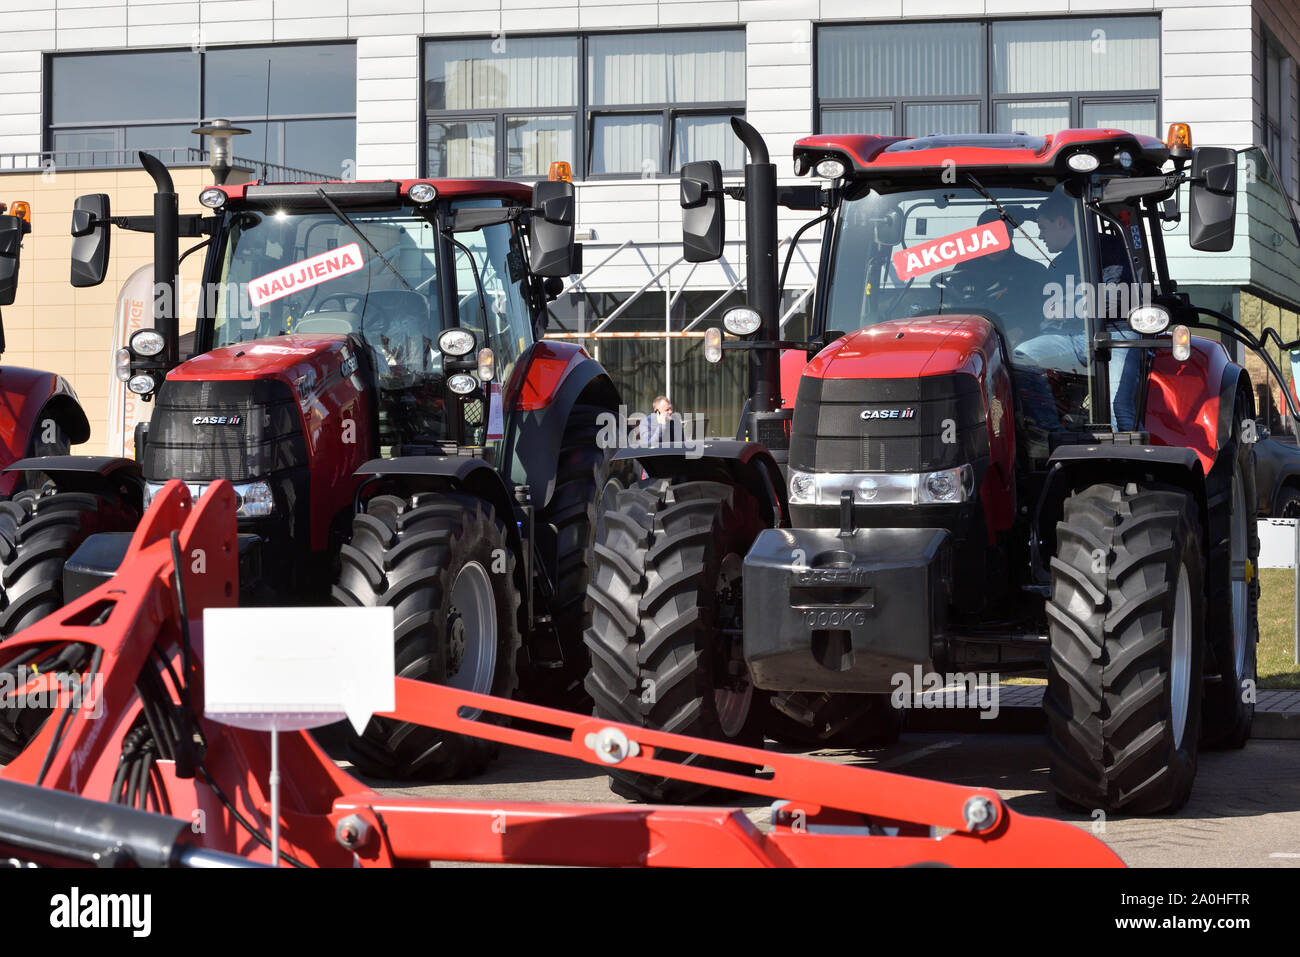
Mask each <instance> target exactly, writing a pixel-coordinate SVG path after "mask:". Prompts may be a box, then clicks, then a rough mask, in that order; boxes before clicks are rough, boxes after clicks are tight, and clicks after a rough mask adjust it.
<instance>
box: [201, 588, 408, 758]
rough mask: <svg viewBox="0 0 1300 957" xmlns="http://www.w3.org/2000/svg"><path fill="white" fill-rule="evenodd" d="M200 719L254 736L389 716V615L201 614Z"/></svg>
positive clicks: (370, 611) (326, 611) (310, 611)
mask: <svg viewBox="0 0 1300 957" xmlns="http://www.w3.org/2000/svg"><path fill="white" fill-rule="evenodd" d="M203 683H204V709H203V710H204V714H206V715H207V717H209V718H211V719H212V720H213V721H219V722H221V723H222V724H230V725H234V726H235V727H239V728H253V729H256V730H265V731H269V730H279V731H289V730H300V729H303V728H316V727H320V726H321V725H326V724H332V723H334V722H335V721H339V720H341V719H342V718H344V717H347V718H348V720H349V721H351V722H352V726H353V727H354V728H356V729H357V733H358V734H360V733H361V731H362V730H364V728H365V726H366V722H367V721H369V720H370V716H371V715H372V714H374V713H375V712H376V711H392V710H393V707H394V686H393V609H391V608H205V609H204V610H203Z"/></svg>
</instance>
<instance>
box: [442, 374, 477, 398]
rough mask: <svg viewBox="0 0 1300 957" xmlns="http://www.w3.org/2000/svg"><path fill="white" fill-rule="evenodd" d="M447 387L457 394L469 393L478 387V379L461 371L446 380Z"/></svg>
mask: <svg viewBox="0 0 1300 957" xmlns="http://www.w3.org/2000/svg"><path fill="white" fill-rule="evenodd" d="M447 388H449V389H451V391H452V392H455V393H456V394H457V395H469V394H470V393H471V392H473V391H474V390H475V389H477V388H478V379H476V378H474V377H473V376H472V375H466V374H465V373H463V372H461V373H459V374H457V375H454V376H452V377H451V378H449V379H448V380H447Z"/></svg>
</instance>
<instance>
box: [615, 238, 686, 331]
mask: <svg viewBox="0 0 1300 957" xmlns="http://www.w3.org/2000/svg"><path fill="white" fill-rule="evenodd" d="M685 259H686V256H685V255H681V256H678V257H677V258H676V259H674V260H673V261H672V262H670V263H669V264H668V265H667V266H664V268H663V269H660V270H659V271H658V272H657V273H655V274H654V275H653V276H651V277H650V278H649V279H647V280H646V281H645V284H644V285H642V287H641V288H640V289H638V290H637V291H636V292H634V293H632V295H630V296H628V297H627V299H625V300H624V301H623V302H622V303H620V304H619V307H618V308H617V309H615V310H614V311H613V312H611V313H610V314H609V315H608V316H606V317H605V319H604V321H602V322H601V324H600V325H598V326H597V327H596V328H595V329H594V330H593V331H594V332H600V330H602V329H604V328H605V327H606V326H607V325H609V324H610V323H611V322H613V321H614V320H615V319H617V318H618V317H619V316H621V315H622V314H623V313H624V312H625V311H626V310H627V307H628V306H630V305H632V303H634V302H636V300H637V297H638V296H640V295H641V293H643V292H645V291H646V290H647V289H649V288H650V287H651V286H653V285H654V284H655V283H656V282H658V281H659V279H660V277H661V276H664V275H666V274H667V273H669V272H671V271H672V270H673V267H675V266H676V265H677V264H678V263H680V262H684V261H685Z"/></svg>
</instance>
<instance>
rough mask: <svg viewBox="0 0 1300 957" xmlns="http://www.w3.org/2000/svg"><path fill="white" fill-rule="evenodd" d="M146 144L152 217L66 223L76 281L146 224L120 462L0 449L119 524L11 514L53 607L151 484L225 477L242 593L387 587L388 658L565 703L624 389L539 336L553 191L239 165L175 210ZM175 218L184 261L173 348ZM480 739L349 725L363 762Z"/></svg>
mask: <svg viewBox="0 0 1300 957" xmlns="http://www.w3.org/2000/svg"><path fill="white" fill-rule="evenodd" d="M141 161H142V163H143V164H144V166H145V168H146V169H147V170H148V172H149V173H150V175H151V176H152V177H153V179H154V182H155V184H156V187H157V192H156V194H155V202H154V213H153V215H151V216H127V217H115V216H113V215H112V214H111V213H110V209H109V200H108V197H107V196H105V195H103V194H97V195H90V196H82V197H80V198H79V199H78V200H77V201H76V205H75V210H74V214H73V224H72V232H73V235H74V236H75V237H76V239H75V242H74V247H73V253H72V281H73V285H75V286H93V285H95V284H97V283H100V282H102V281H103V279H104V276H105V270H106V265H107V262H108V255H109V239H110V231H111V228H112V227H113V226H117V227H119V228H125V229H132V230H143V231H150V232H152V233H153V235H154V242H155V264H154V270H155V297H156V298H155V310H154V327H153V328H150V329H142V330H139V331H136V332H135V333H134V334H133V335H132V336H131V338H130V341H129V345H128V348H125V349H123V350H121V351H120V352H119V354H118V356H117V363H118V365H117V369H118V375H119V377H120V378H122V379H123V380H124V381H125V382H126V383H127V387H128V388H129V390H130V391H131V392H132V393H134V394H136V395H138V396H140V397H141V398H143V399H144V400H146V401H152V402H153V403H154V408H153V413H152V416H151V419H150V421H149V422H148V423H147V424H143V425H141V426H139V427H138V428H137V431H136V456H137V460H136V461H133V460H130V459H121V458H108V457H89V456H82V457H75V458H66V457H65V458H60V459H57V460H52V459H44V458H29V459H25V460H23V461H20V462H16V463H13V464H12V465H10V469H11V470H40V471H43V472H44V473H45V474H46V475H48V476H49V478H50V480H51V485H50V486H49V487H47V488H46V490H45V492H44V493H43V495H47V496H48V501H49V502H54V501H57V500H59V499H60V498H61V497H62V496H66V495H67V494H77V495H80V496H82V499H84V501H85V505H86V508H87V509H90V508H92V505H91V502H90V499H89V498H88V497H87V496H91V495H93V496H95V497H96V499H95V503H94V505H93V508H94V509H96V510H100V509H104V508H105V507H106V505H111V506H112V507H113V508H116V509H117V514H119V515H120V520H119V522H118V528H119V530H120V532H121V533H120V534H118V535H115V536H94V537H92V538H89V539H88V540H87V541H86V542H85V543H84V545H82V544H81V542H80V541H71V540H63V539H61V540H60V541H59V543H58V546H57V547H56V546H55V545H54V544H53V542H52V541H51V540H50V539H48V538H46V537H44V536H42V535H41V534H39V533H38V530H37V529H36V528H35V527H33V528H32V529H31V530H30V531H29V532H27V533H26V534H25V535H24V536H23V537H22V538H21V540H20V541H19V544H18V546H17V549H16V551H18V552H20V553H21V552H41V553H42V554H45V553H48V555H49V558H50V561H48V562H46V564H45V565H44V566H42V567H43V569H44V571H45V573H46V575H47V578H48V582H47V584H48V586H49V587H50V588H56V587H59V585H60V582H62V583H63V591H62V598H63V599H65V600H71V599H72V598H75V597H77V596H79V595H81V594H84V593H85V592H87V591H88V590H89V589H91V588H92V587H94V586H95V585H97V584H98V583H99V582H102V581H103V580H104V579H105V578H107V577H109V576H111V575H112V574H113V572H114V570H115V569H116V568H117V566H118V564H119V563H120V561H121V557H122V555H123V554H124V553H125V550H126V547H127V543H128V541H129V538H130V536H129V534H125V533H126V532H127V531H128V530H129V529H131V528H133V527H134V526H135V523H136V521H138V516H139V515H140V514H141V509H143V508H145V507H147V506H148V504H149V502H150V500H151V499H152V497H153V496H154V495H156V494H157V493H158V491H159V490H160V489H161V488H162V487H163V485H164V484H165V483H166V482H167V481H168V480H169V479H179V480H181V481H183V482H185V483H186V484H187V485H188V486H189V488H190V490H191V492H192V493H193V494H194V495H195V496H199V495H201V494H202V492H203V490H204V489H205V487H207V485H208V484H209V483H211V482H213V481H215V480H217V479H225V480H227V481H229V482H231V483H232V484H233V486H234V489H235V493H236V495H237V497H238V503H239V505H238V519H239V530H240V533H241V534H240V538H239V553H240V555H239V557H240V563H241V575H240V583H241V592H242V594H243V600H245V601H248V602H254V603H262V604H267V603H271V604H325V603H329V602H334V603H337V604H341V605H390V606H392V607H393V608H394V609H395V619H396V636H395V641H396V656H397V668H398V673H399V674H401V675H403V676H406V677H411V678H417V679H421V680H427V681H436V682H440V683H444V684H448V685H451V686H453V687H457V688H462V689H465V690H469V691H475V692H479V693H490V694H495V695H500V696H505V697H509V696H511V695H512V694H513V693H514V692H515V691H516V688H517V686H518V685H519V684H520V683H521V682H523V683H524V684H525V685H526V688H527V690H528V691H529V692H530V693H532V694H533V695H534V696H535V697H538V698H543V699H545V700H548V701H550V702H558V703H561V704H567V705H569V706H575V705H580V703H581V701H582V700H584V696H583V692H582V678H583V677H584V676H585V674H586V671H587V663H586V660H585V649H584V647H583V645H582V638H581V636H582V630H583V626H584V599H585V590H586V584H587V578H588V559H587V556H588V551H589V548H590V540H591V535H592V523H593V519H594V515H595V503H596V499H597V497H598V495H599V493H600V490H601V488H602V487H603V484H604V481H605V474H604V471H603V470H604V468H605V459H606V455H605V453H604V452H603V451H602V449H601V448H600V447H598V443H597V435H598V433H599V430H600V428H601V426H602V424H603V423H602V422H601V421H600V417H601V416H602V415H603V414H605V413H606V412H609V413H610V414H611V415H612V414H613V413H612V411H611V410H616V409H617V408H618V407H619V398H618V394H617V392H616V390H615V388H614V385H613V383H612V382H611V380H610V378H609V376H608V375H607V374H606V373H605V371H604V370H603V369H602V368H601V367H600V365H599V364H598V363H596V362H595V361H593V360H592V359H591V358H590V357H589V356H587V354H586V353H585V352H584V351H583V350H582V349H580V348H577V347H575V346H569V345H563V344H556V343H550V342H544V341H540V339H541V334H542V332H543V330H544V328H545V324H546V305H547V302H548V301H549V299H551V298H554V296H555V295H556V294H558V290H559V287H560V285H561V281H560V279H559V277H561V276H567V275H570V274H571V273H573V272H575V271H580V268H581V267H580V265H579V263H580V254H581V251H580V247H578V246H576V245H575V244H574V242H573V232H574V225H573V223H574V201H573V187H572V184H571V183H569V182H566V181H553V182H542V183H538V184H537V185H536V186H534V187H532V188H531V189H530V188H529V187H526V186H522V185H519V184H517V183H510V182H497V181H471V180H403V181H395V180H386V181H381V182H320V183H251V184H247V185H239V186H221V187H212V188H209V189H206V190H204V191H203V193H202V194H201V196H200V202H201V203H202V205H203V206H205V207H207V208H208V209H209V210H211V215H184V216H182V215H179V214H178V212H177V201H176V194H175V192H174V191H173V188H172V182H171V178H170V175H169V174H168V172H167V170H166V168H165V167H164V166H163V165H162V164H161V163H160V162H158V161H157V160H156V159H154V158H153V157H152V156H149V155H147V154H141ZM181 236H186V237H193V238H196V239H199V240H200V241H199V242H198V243H197V244H196V245H195V246H194V247H193V249H191V250H190V252H194V251H195V250H199V249H202V250H204V252H205V257H206V258H205V263H204V267H203V278H202V295H201V296H200V297H199V306H198V314H197V317H196V320H195V327H194V347H193V354H192V355H189V356H182V355H180V354H179V351H180V350H179V342H180V339H179V336H178V320H177V308H176V302H177V298H178V297H177V280H176V276H177V273H178V264H179V261H180V259H181V258H183V257H179V256H178V252H179V237H181ZM188 254H189V253H187V254H186V255H188ZM45 501H47V499H38V501H37V503H36V507H35V509H34V511H33V515H34V516H35V515H38V514H39V512H40V511H41V508H42V504H43V503H44V502H45ZM7 508H12V506H9V505H0V509H7ZM78 545H81V547H80V549H79V550H78V551H77V552H76V554H75V555H74V554H72V551H71V550H72V549H73V548H77V546H78ZM65 559H66V563H67V564H66V568H65V567H64V563H63V560H65ZM19 560H20V559H17V558H16V559H12V561H15V562H16V561H19ZM196 560H198V559H196ZM5 584H7V579H6V582H5ZM47 610H48V609H47ZM495 750H496V745H494V744H493V743H491V742H489V741H485V740H481V739H470V738H466V737H463V736H460V735H450V734H444V733H442V732H439V731H435V730H432V729H415V728H413V727H412V726H410V725H406V724H402V723H398V722H396V721H391V720H383V719H376V720H375V721H373V722H372V723H371V724H370V726H369V727H368V728H367V730H366V732H365V734H364V735H362V736H361V737H359V738H356V737H355V736H354V739H353V740H352V741H351V754H352V757H353V760H354V762H355V763H356V764H357V765H359V766H360V767H362V768H363V769H364V770H366V771H368V772H371V773H375V774H379V775H383V776H386V777H405V776H423V777H451V776H460V775H464V774H469V773H474V772H477V771H479V770H481V769H482V768H483V767H484V766H485V765H486V763H487V761H488V760H489V759H490V758H491V756H492V755H493V754H494V753H495Z"/></svg>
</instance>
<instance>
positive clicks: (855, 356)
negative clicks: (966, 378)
mask: <svg viewBox="0 0 1300 957" xmlns="http://www.w3.org/2000/svg"><path fill="white" fill-rule="evenodd" d="M994 335H995V333H994V330H993V326H992V324H991V323H990V322H989V321H988V320H987V319H984V318H981V317H980V316H924V317H921V318H919V319H891V320H889V321H888V322H880V323H877V324H876V325H874V326H871V327H870V328H867V329H859V330H858V331H857V332H852V333H849V334H848V335H847V336H845V337H844V338H842V339H837V340H836V341H835V342H833V343H831V345H829V346H827V347H826V348H825V349H823V350H822V351H821V352H819V353H818V354H817V356H816V358H814V359H813V360H812V362H810V363H808V366H807V368H806V369H804V375H809V376H813V377H815V378H820V379H914V378H917V377H918V376H928V375H943V374H945V373H951V372H969V373H970V374H971V375H976V376H978V375H979V374H980V371H981V370H982V369H983V367H984V362H985V360H984V357H985V355H986V354H987V353H988V351H989V349H990V344H989V342H990V340H991V339H992V338H993V337H994Z"/></svg>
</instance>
